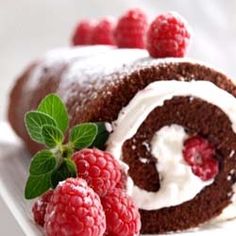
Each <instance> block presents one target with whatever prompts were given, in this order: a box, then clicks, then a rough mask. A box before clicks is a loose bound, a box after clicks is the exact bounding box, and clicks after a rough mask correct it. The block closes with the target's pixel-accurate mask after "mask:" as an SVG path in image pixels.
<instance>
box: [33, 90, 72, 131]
mask: <svg viewBox="0 0 236 236" xmlns="http://www.w3.org/2000/svg"><path fill="white" fill-rule="evenodd" d="M37 110H38V111H41V112H43V113H46V114H48V115H49V116H51V117H52V118H53V119H54V120H55V121H56V123H57V127H58V128H59V129H60V130H61V131H62V132H63V133H64V132H65V131H66V129H67V127H68V123H69V118H68V113H67V109H66V107H65V105H64V103H63V102H62V100H61V99H60V97H58V96H57V95H55V94H49V95H48V96H46V97H45V98H44V99H43V100H42V101H41V103H40V104H39V106H38V109H37Z"/></svg>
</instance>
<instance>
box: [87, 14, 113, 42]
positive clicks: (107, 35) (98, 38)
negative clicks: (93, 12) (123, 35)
mask: <svg viewBox="0 0 236 236" xmlns="http://www.w3.org/2000/svg"><path fill="white" fill-rule="evenodd" d="M114 26H115V20H114V19H113V18H112V17H106V18H103V19H101V20H100V21H99V22H98V23H97V24H96V25H95V26H94V29H93V31H92V40H91V41H92V44H105V45H113V44H114V38H113V30H114Z"/></svg>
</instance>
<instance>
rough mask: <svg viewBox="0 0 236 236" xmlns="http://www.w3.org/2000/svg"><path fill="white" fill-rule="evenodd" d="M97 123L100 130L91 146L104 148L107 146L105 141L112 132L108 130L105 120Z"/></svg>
mask: <svg viewBox="0 0 236 236" xmlns="http://www.w3.org/2000/svg"><path fill="white" fill-rule="evenodd" d="M95 124H96V125H97V128H98V132H97V136H96V138H95V140H94V141H93V143H92V145H91V146H93V147H97V148H99V149H102V150H103V149H104V148H105V143H106V141H107V139H108V137H109V134H110V133H109V132H108V131H107V128H106V126H105V123H104V122H97V123H95Z"/></svg>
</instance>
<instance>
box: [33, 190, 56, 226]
mask: <svg viewBox="0 0 236 236" xmlns="http://www.w3.org/2000/svg"><path fill="white" fill-rule="evenodd" d="M52 193H53V191H52V190H49V191H48V192H46V193H44V194H43V195H42V196H41V197H40V198H39V199H38V200H37V201H36V202H35V203H34V205H33V207H32V212H33V216H34V221H35V222H36V223H37V224H39V225H41V226H44V217H45V213H46V208H47V205H48V203H49V201H50V199H51V196H52Z"/></svg>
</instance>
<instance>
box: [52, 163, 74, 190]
mask: <svg viewBox="0 0 236 236" xmlns="http://www.w3.org/2000/svg"><path fill="white" fill-rule="evenodd" d="M70 177H76V166H75V164H74V163H73V161H72V160H70V159H64V161H63V162H62V164H61V166H60V167H59V169H57V170H55V171H54V172H53V173H52V176H51V183H52V186H53V187H54V188H55V187H56V186H57V185H58V183H59V182H61V181H64V180H65V179H67V178H70Z"/></svg>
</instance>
